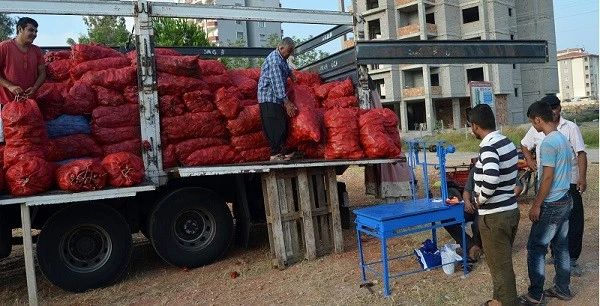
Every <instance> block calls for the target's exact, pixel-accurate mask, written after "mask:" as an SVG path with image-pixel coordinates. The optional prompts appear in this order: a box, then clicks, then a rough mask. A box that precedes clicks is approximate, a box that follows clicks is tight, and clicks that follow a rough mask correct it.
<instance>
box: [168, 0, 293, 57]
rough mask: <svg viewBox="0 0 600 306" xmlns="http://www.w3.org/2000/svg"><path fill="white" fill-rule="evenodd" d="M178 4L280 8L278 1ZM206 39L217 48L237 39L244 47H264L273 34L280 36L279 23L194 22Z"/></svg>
mask: <svg viewBox="0 0 600 306" xmlns="http://www.w3.org/2000/svg"><path fill="white" fill-rule="evenodd" d="M178 2H179V3H191V4H207V5H237V6H253V7H281V5H280V3H279V0H178ZM196 22H197V23H198V25H200V26H201V27H202V28H203V29H204V31H205V32H206V34H207V36H208V39H209V40H210V41H211V42H212V43H214V44H216V45H217V46H224V47H226V46H229V44H230V43H233V42H235V41H237V40H239V39H242V40H244V41H245V42H246V45H245V47H264V46H265V45H266V44H267V39H268V38H269V36H271V35H273V34H278V35H280V36H281V23H280V22H262V21H240V20H216V19H202V20H197V21H196Z"/></svg>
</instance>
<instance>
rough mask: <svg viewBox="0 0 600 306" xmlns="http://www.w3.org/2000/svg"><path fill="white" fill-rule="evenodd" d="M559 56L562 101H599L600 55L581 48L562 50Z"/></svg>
mask: <svg viewBox="0 0 600 306" xmlns="http://www.w3.org/2000/svg"><path fill="white" fill-rule="evenodd" d="M557 55H558V56H557V61H558V83H559V88H560V92H559V94H558V97H559V98H560V99H561V101H565V102H570V101H576V100H580V99H589V100H598V55H597V54H589V53H587V52H585V50H584V49H581V48H575V49H567V50H560V51H558V53H557Z"/></svg>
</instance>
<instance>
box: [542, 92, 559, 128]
mask: <svg viewBox="0 0 600 306" xmlns="http://www.w3.org/2000/svg"><path fill="white" fill-rule="evenodd" d="M540 101H541V102H544V103H547V104H548V105H550V107H551V108H552V121H553V122H554V123H558V121H560V111H561V110H562V108H561V107H560V100H559V99H558V97H557V96H555V95H546V96H544V97H543V98H542V99H541V100H540Z"/></svg>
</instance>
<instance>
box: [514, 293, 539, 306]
mask: <svg viewBox="0 0 600 306" xmlns="http://www.w3.org/2000/svg"><path fill="white" fill-rule="evenodd" d="M517 300H518V302H519V304H520V305H544V295H542V298H541V299H540V300H539V301H538V300H536V299H534V298H532V297H531V295H529V293H525V294H523V295H521V296H519V297H518V298H517Z"/></svg>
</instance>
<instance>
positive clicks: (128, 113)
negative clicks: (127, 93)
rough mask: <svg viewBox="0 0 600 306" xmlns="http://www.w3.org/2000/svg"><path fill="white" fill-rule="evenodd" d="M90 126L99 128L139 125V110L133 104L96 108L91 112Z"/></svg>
mask: <svg viewBox="0 0 600 306" xmlns="http://www.w3.org/2000/svg"><path fill="white" fill-rule="evenodd" d="M92 124H93V125H96V126H101V127H120V126H134V125H139V124H140V114H139V108H138V106H137V105H135V104H123V105H120V106H98V107H96V108H95V109H94V111H93V112H92Z"/></svg>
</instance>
